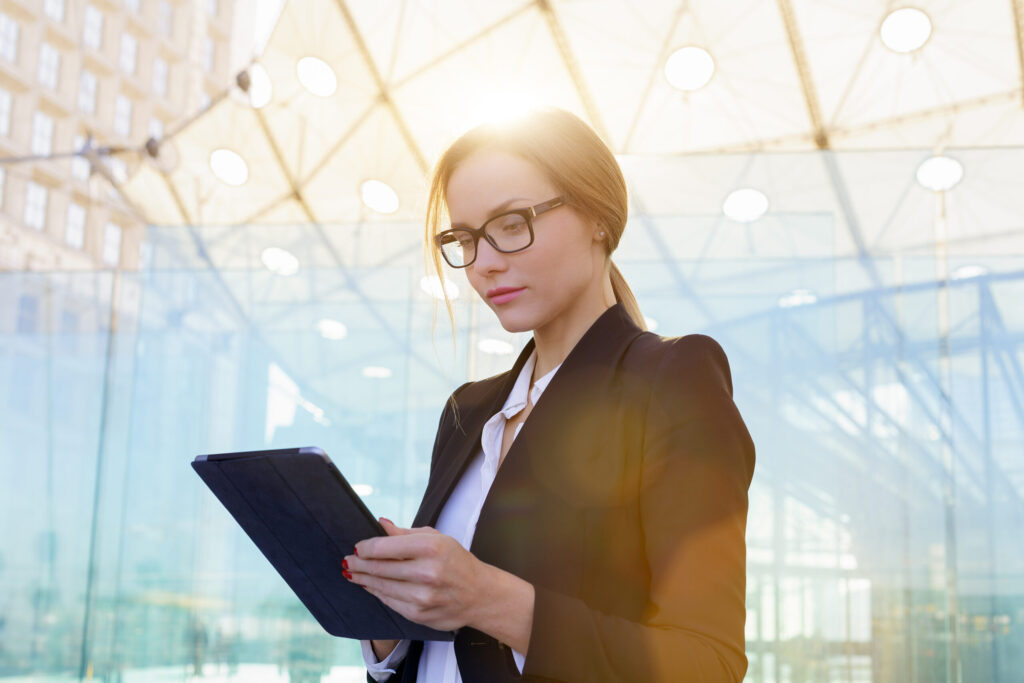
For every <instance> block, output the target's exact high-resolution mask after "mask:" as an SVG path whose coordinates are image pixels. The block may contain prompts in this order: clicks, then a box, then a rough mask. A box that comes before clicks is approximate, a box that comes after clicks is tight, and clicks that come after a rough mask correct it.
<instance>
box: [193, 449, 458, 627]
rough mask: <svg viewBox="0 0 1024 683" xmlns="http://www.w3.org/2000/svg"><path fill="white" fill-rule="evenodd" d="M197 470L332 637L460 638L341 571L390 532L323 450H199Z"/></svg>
mask: <svg viewBox="0 0 1024 683" xmlns="http://www.w3.org/2000/svg"><path fill="white" fill-rule="evenodd" d="M192 468H193V469H194V470H195V471H196V473H197V474H198V475H199V476H200V477H201V478H202V480H203V481H204V482H206V485H207V486H209V487H210V490H211V491H213V493H214V494H215V495H216V496H217V498H219V499H220V502H221V503H223V504H224V507H226V508H227V509H228V512H230V513H231V515H232V516H233V517H234V518H235V520H236V521H237V522H238V525H239V526H241V527H242V529H243V530H244V531H245V533H247V534H248V535H249V538H251V539H252V540H253V542H255V543H256V546H257V547H258V548H259V549H260V551H262V552H263V554H264V555H265V556H266V558H267V559H268V560H270V564H272V565H273V566H274V569H276V570H277V572H278V573H279V574H280V575H281V577H282V578H283V579H284V580H285V581H286V582H287V583H288V585H289V586H290V587H291V589H292V590H293V591H294V592H295V595H297V596H298V597H299V599H300V600H301V601H302V604H304V605H305V606H306V608H307V609H308V610H309V611H310V613H311V614H312V615H313V616H314V617H316V620H317V621H318V622H320V625H321V626H323V627H324V630H326V631H327V632H328V633H330V634H331V635H333V636H339V637H343V638H357V639H360V640H370V639H375V640H385V639H398V638H410V639H413V640H454V639H455V634H454V633H453V632H450V631H438V630H435V629H432V628H428V627H426V626H423V625H422V624H417V623H416V622H413V621H410V620H408V619H406V618H405V617H403V616H402V615H400V614H399V613H398V612H395V611H394V610H392V609H391V608H390V607H388V606H387V605H385V604H384V603H383V602H381V601H380V600H378V599H377V598H376V597H374V596H373V594H371V593H370V592H369V591H367V590H366V589H365V588H363V587H361V586H358V585H356V584H354V583H352V582H350V581H349V580H348V579H346V578H345V577H344V576H342V574H341V560H342V558H343V557H344V556H345V555H351V554H352V553H353V550H354V547H355V544H356V543H357V542H359V541H361V540H363V539H365V538H370V537H372V536H384V535H386V532H385V531H384V529H383V527H381V526H380V524H379V523H378V522H377V520H376V519H375V518H374V517H373V515H372V514H370V511H369V510H368V509H367V508H366V505H364V504H363V501H362V499H360V498H359V496H358V495H357V494H356V493H355V492H354V491H353V490H352V487H350V486H349V485H348V482H347V481H345V478H344V477H343V476H342V475H341V472H339V471H338V468H337V467H335V465H334V463H332V462H331V460H330V458H328V457H327V454H326V453H324V452H323V451H322V450H320V449H319V448H316V447H307V448H288V449H279V450H270V451H248V452H244V453H214V454H209V455H200V456H197V457H196V459H195V460H193V461H192Z"/></svg>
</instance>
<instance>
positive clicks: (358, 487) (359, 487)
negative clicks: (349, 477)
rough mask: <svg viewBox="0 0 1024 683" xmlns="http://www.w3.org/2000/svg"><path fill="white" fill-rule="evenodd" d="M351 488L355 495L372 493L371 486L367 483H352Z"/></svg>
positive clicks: (370, 494) (369, 494)
mask: <svg viewBox="0 0 1024 683" xmlns="http://www.w3.org/2000/svg"><path fill="white" fill-rule="evenodd" d="M352 490H353V491H355V492H356V495H357V496H372V495H373V487H372V486H370V485H369V484H352Z"/></svg>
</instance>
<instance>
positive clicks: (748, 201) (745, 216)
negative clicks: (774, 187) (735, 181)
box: [722, 187, 768, 223]
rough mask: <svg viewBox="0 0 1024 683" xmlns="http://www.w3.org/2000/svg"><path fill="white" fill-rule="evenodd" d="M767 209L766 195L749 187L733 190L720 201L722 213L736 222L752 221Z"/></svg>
mask: <svg viewBox="0 0 1024 683" xmlns="http://www.w3.org/2000/svg"><path fill="white" fill-rule="evenodd" d="M767 210H768V197H766V196H765V195H764V193H763V192H761V191H760V190H755V189H753V188H750V187H744V188H740V189H739V190H733V191H732V192H730V193H729V196H728V197H726V198H725V201H724V202H722V213H724V214H725V215H726V216H728V217H729V218H731V219H733V220H734V221H736V222H737V223H752V222H754V221H756V220H757V219H758V218H760V217H761V216H763V215H764V214H765V212H766V211H767Z"/></svg>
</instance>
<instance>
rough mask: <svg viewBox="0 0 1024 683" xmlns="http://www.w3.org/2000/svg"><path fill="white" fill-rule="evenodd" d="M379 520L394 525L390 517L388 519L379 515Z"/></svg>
mask: <svg viewBox="0 0 1024 683" xmlns="http://www.w3.org/2000/svg"><path fill="white" fill-rule="evenodd" d="M380 521H382V522H387V523H388V524H390V525H391V526H395V523H394V522H392V521H391V520H390V519H388V518H387V517H381V518H380Z"/></svg>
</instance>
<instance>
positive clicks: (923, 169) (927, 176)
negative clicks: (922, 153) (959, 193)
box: [917, 156, 964, 192]
mask: <svg viewBox="0 0 1024 683" xmlns="http://www.w3.org/2000/svg"><path fill="white" fill-rule="evenodd" d="M963 177H964V167H963V166H962V165H961V164H960V162H959V161H957V160H956V159H953V158H952V157H946V156H934V157H931V158H930V159H925V160H924V161H923V162H922V163H921V165H920V166H918V167H917V182H918V183H920V184H921V186H922V187H924V188H926V189H929V190H931V191H932V192H944V191H945V190H951V189H953V187H954V186H956V184H957V183H959V182H960V180H961V179H963Z"/></svg>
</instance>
